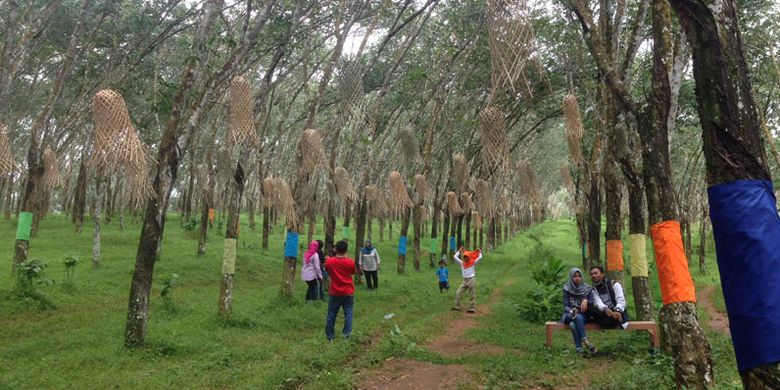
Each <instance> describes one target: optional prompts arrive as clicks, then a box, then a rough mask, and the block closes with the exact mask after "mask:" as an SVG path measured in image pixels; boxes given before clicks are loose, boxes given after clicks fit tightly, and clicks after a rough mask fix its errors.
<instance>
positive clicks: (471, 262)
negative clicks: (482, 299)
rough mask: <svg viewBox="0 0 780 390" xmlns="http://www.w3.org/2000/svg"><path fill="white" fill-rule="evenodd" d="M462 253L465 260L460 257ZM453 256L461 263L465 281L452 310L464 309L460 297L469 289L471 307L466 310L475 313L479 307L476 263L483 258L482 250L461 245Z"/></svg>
mask: <svg viewBox="0 0 780 390" xmlns="http://www.w3.org/2000/svg"><path fill="white" fill-rule="evenodd" d="M461 254H462V255H463V260H461V258H460V256H461ZM453 258H454V259H455V261H457V262H458V264H459V265H460V270H461V274H463V283H461V284H460V287H458V292H456V293H455V306H453V307H452V310H458V311H461V310H463V309H461V307H460V298H461V296H462V295H463V292H464V291H466V290H468V291H469V298H470V299H469V309H468V310H466V312H468V313H474V312H475V311H476V307H477V280H476V272H475V270H474V268H475V266H476V264H477V263H479V261H480V260H482V251H481V250H480V249H477V250H475V251H466V250H465V249H464V248H463V247H460V249H458V251H457V252H455V255H454V256H453Z"/></svg>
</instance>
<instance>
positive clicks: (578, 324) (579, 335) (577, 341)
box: [563, 313, 588, 349]
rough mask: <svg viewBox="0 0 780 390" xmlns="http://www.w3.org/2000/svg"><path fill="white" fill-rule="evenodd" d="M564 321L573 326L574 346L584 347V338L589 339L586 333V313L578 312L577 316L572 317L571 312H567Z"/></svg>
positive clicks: (570, 326)
mask: <svg viewBox="0 0 780 390" xmlns="http://www.w3.org/2000/svg"><path fill="white" fill-rule="evenodd" d="M563 323H564V324H566V325H569V328H571V335H572V337H574V346H575V347H577V349H582V340H587V338H588V334H587V333H585V315H584V314H582V313H577V315H576V317H574V318H572V317H571V314H569V313H566V314H564V315H563Z"/></svg>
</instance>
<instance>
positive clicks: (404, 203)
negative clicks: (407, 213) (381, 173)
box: [387, 171, 414, 212]
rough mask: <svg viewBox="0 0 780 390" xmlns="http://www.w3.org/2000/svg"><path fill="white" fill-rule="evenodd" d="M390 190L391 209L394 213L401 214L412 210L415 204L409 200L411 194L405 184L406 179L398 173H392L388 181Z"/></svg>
mask: <svg viewBox="0 0 780 390" xmlns="http://www.w3.org/2000/svg"><path fill="white" fill-rule="evenodd" d="M387 186H388V190H389V191H390V208H391V209H392V211H393V212H401V211H403V210H404V209H407V208H411V207H412V206H413V205H414V203H412V199H410V198H409V193H408V192H406V184H404V178H403V176H401V174H400V173H398V171H392V172H390V177H389V178H388V180H387Z"/></svg>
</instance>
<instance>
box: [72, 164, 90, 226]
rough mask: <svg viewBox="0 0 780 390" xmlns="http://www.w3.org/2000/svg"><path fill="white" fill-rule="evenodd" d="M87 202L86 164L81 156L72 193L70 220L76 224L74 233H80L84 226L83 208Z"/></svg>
mask: <svg viewBox="0 0 780 390" xmlns="http://www.w3.org/2000/svg"><path fill="white" fill-rule="evenodd" d="M86 203H87V166H86V163H85V156H82V157H81V162H80V163H79V173H78V176H77V177H76V188H75V189H74V195H73V212H72V213H71V220H72V221H73V223H74V224H75V225H76V233H79V234H80V233H81V229H82V227H83V226H84V209H85V208H86Z"/></svg>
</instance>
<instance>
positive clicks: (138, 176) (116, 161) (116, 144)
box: [90, 89, 153, 202]
mask: <svg viewBox="0 0 780 390" xmlns="http://www.w3.org/2000/svg"><path fill="white" fill-rule="evenodd" d="M92 113H93V115H94V118H95V149H94V151H93V153H92V158H91V160H90V164H91V165H92V166H94V167H95V169H96V170H97V172H98V175H100V176H102V175H106V174H108V173H111V172H114V171H116V170H118V169H119V168H124V170H125V175H126V176H127V179H128V183H132V185H130V186H128V189H127V191H128V194H129V196H130V199H131V200H133V201H137V202H140V201H142V200H145V199H148V198H149V197H150V196H151V195H152V194H153V189H152V187H151V185H150V183H149V172H148V169H147V165H146V160H147V155H146V148H145V147H144V144H143V143H142V142H141V140H140V138H139V137H138V132H137V131H136V130H135V127H133V124H132V123H131V121H130V115H129V114H128V112H127V106H126V105H125V100H124V99H123V98H122V95H120V94H119V93H117V92H115V91H112V90H110V89H104V90H101V91H98V92H97V93H96V94H95V98H94V99H93V101H92Z"/></svg>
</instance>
